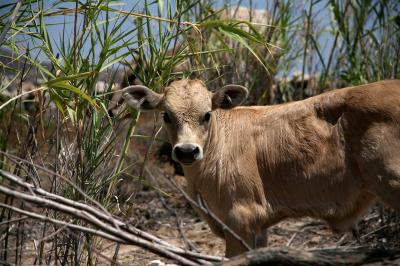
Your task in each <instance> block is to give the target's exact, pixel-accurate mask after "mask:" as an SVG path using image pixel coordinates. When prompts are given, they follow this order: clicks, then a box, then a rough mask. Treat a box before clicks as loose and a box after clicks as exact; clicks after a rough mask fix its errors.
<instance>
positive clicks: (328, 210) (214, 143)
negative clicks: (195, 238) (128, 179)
mask: <svg viewBox="0 0 400 266" xmlns="http://www.w3.org/2000/svg"><path fill="white" fill-rule="evenodd" d="M123 96H124V98H125V100H126V101H127V103H128V104H129V105H131V106H134V107H136V108H141V109H143V110H148V109H155V108H156V109H158V110H160V111H162V112H163V113H164V114H163V116H164V123H165V128H166V129H167V132H168V135H169V138H170V141H171V142H172V145H173V147H174V149H173V157H174V159H175V160H177V161H178V162H180V163H181V165H182V167H183V170H184V172H185V176H186V178H187V181H188V192H189V194H190V196H191V197H192V198H193V199H196V196H197V195H198V194H200V195H201V196H202V198H203V199H204V200H205V201H206V203H207V205H208V207H209V209H210V210H211V211H212V212H213V213H214V214H215V215H217V216H218V217H219V218H220V219H221V220H222V221H223V222H224V223H225V224H226V225H228V226H229V227H230V228H231V229H233V230H234V231H235V232H236V233H237V234H238V235H240V237H241V238H243V240H245V241H246V242H247V243H248V245H250V246H251V247H258V246H263V245H265V244H266V243H265V242H266V230H267V228H268V227H269V226H271V225H273V224H275V223H277V222H279V221H281V220H282V219H285V218H289V217H302V216H311V217H316V218H320V219H324V220H325V221H327V222H328V224H329V225H330V226H331V227H332V228H333V229H334V230H335V231H346V230H350V229H352V228H353V226H354V225H355V223H356V221H357V218H358V217H359V216H360V215H361V214H362V213H363V212H364V211H365V210H366V209H367V208H368V207H369V206H370V205H371V204H372V203H374V202H375V200H376V199H379V200H381V201H383V202H384V203H386V204H388V205H390V206H392V207H393V208H395V209H396V210H400V81H398V80H388V81H380V82H376V83H372V84H368V85H362V86H357V87H350V88H345V89H340V90H334V91H331V92H327V93H324V94H322V95H319V96H316V97H312V98H309V99H307V100H303V101H298V102H293V103H287V104H282V105H275V106H251V107H236V108H233V107H235V106H237V105H239V104H240V103H241V102H242V101H243V100H244V99H245V97H246V96H247V90H246V89H245V88H244V87H241V86H238V85H228V86H225V87H223V88H221V89H219V90H217V91H216V92H214V93H212V92H210V91H208V90H207V88H206V86H205V85H204V83H203V82H201V81H199V80H180V81H176V82H173V83H172V84H171V85H170V86H168V87H167V88H166V89H165V92H164V94H157V93H155V92H153V91H151V90H150V89H148V88H146V87H144V86H141V85H138V86H130V87H127V88H125V89H124V93H123ZM205 218H206V217H205ZM206 219H207V222H208V223H209V225H210V227H211V229H212V230H213V232H214V233H215V234H217V235H219V236H220V237H223V238H225V240H226V255H227V256H233V255H236V254H238V253H241V252H243V251H244V250H245V249H244V247H243V245H242V244H241V243H240V241H238V240H237V239H236V238H234V237H232V235H231V234H229V233H227V232H225V231H224V230H223V228H222V227H221V226H220V225H219V224H218V223H216V222H215V221H214V220H212V219H208V218H206Z"/></svg>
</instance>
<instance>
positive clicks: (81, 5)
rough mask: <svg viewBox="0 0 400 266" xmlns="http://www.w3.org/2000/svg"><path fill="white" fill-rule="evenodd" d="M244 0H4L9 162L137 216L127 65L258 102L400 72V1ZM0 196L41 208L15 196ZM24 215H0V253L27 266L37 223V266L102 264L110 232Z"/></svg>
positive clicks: (67, 192) (143, 74) (1, 54)
mask: <svg viewBox="0 0 400 266" xmlns="http://www.w3.org/2000/svg"><path fill="white" fill-rule="evenodd" d="M127 2H129V1H127ZM134 2H135V1H134ZM241 2H242V1H238V3H237V2H234V3H231V2H230V1H217V2H215V1H204V0H176V1H163V0H158V1H155V0H154V1H150V0H145V1H136V2H135V3H133V4H132V3H130V2H129V3H121V2H116V1H112V0H97V1H94V0H88V1H73V0H71V1H67V0H65V1H64V0H56V1H43V0H37V1H29V0H19V1H16V2H14V1H10V2H9V3H2V4H0V169H2V170H6V171H8V172H11V173H13V174H15V175H18V176H22V177H25V178H26V181H27V182H29V183H32V184H35V186H40V187H43V188H45V189H46V190H48V191H49V192H51V193H54V194H57V195H62V196H63V197H66V198H69V199H72V200H74V201H81V202H86V203H88V204H94V203H93V202H97V203H98V204H100V205H101V206H103V207H104V208H105V209H107V210H108V211H109V212H111V213H114V214H116V213H118V214H121V213H125V212H128V210H127V209H124V207H121V206H122V205H123V204H124V200H126V199H125V198H120V197H118V191H117V185H118V183H119V182H120V180H121V178H122V177H123V176H125V178H126V176H128V178H130V179H132V180H135V182H136V183H135V184H138V183H137V181H138V180H139V181H140V182H145V181H144V178H143V176H144V171H143V169H144V166H143V165H144V163H146V162H147V160H146V158H142V157H140V158H139V159H138V158H134V156H133V155H132V154H133V153H134V152H135V147H133V146H132V145H131V140H132V138H133V136H134V133H135V128H136V123H137V121H138V119H139V117H140V113H137V112H136V111H134V110H127V109H126V108H125V107H122V109H123V110H118V111H115V112H114V113H113V115H110V112H109V111H110V110H109V109H110V107H115V102H116V101H118V99H117V97H116V96H115V95H117V94H116V93H115V92H116V91H117V90H118V89H119V88H121V84H126V83H127V82H128V77H127V76H126V75H124V72H129V73H130V74H131V75H134V77H135V79H136V80H137V81H138V82H141V83H143V84H146V85H147V86H149V87H150V88H153V89H154V90H158V91H160V90H162V88H163V86H166V85H167V84H168V83H169V82H171V81H172V80H174V79H178V78H182V77H196V78H201V79H203V80H205V81H206V83H207V84H208V86H209V87H210V89H215V88H216V87H218V86H220V85H222V84H225V83H230V82H234V83H241V84H242V85H245V86H247V87H248V88H249V89H250V91H251V95H250V97H249V102H248V103H249V104H273V103H277V102H283V101H289V100H293V99H301V98H305V97H308V96H311V95H313V94H317V93H321V92H323V91H325V90H328V89H331V88H334V87H340V86H344V85H346V84H361V83H367V82H372V81H376V80H380V79H390V78H399V77H400V15H399V14H400V4H399V2H398V1H397V0H376V1H352V0H307V1H305V3H304V2H303V1H292V0H285V1H278V0H271V1H266V3H265V4H264V5H263V6H261V7H258V8H261V9H262V11H260V10H255V8H254V6H253V5H252V4H253V1H248V2H247V6H249V9H248V11H247V12H248V17H247V18H246V19H244V18H238V16H235V15H234V13H235V12H237V11H238V10H239V9H240V8H239V5H240V3H241ZM254 2H256V1H254ZM240 10H241V11H243V10H242V9H240ZM251 21H254V23H252V22H251ZM126 62H129V66H126V65H127V64H126ZM293 77H294V78H293ZM99 80H101V81H102V82H103V83H102V84H103V85H102V86H100V85H101V84H100V83H99ZM293 80H297V83H296V84H300V86H298V85H293V84H294V83H293V82H291V81H293ZM29 84H31V85H32V87H30V88H29V86H28V85H29ZM111 111H114V110H111ZM128 113H129V114H130V116H131V117H132V119H131V120H129V121H128V120H127V119H125V118H126V115H127V114H128ZM157 129H158V128H155V130H154V133H156V132H158V130H157ZM135 136H136V137H142V138H146V137H150V138H151V139H152V141H154V140H155V139H156V137H155V136H137V135H135ZM46 169H47V170H46ZM60 177H63V178H60ZM1 182H2V185H7V186H9V187H13V184H9V183H8V182H7V181H6V180H2V181H1ZM132 182H133V181H132ZM140 182H139V183H140ZM1 201H2V202H3V203H4V204H7V205H12V206H18V207H19V208H22V209H31V208H32V206H30V205H29V204H27V203H25V202H23V201H21V200H18V199H16V198H13V197H11V196H3V197H2V198H1ZM39 207H40V206H39ZM34 208H35V210H37V209H38V206H35V207H34ZM127 208H128V207H127ZM121 209H122V210H121ZM40 211H41V212H45V214H46V215H47V216H48V217H53V218H57V219H65V220H70V219H72V218H71V217H69V216H66V215H65V214H63V213H61V212H55V211H50V210H48V209H45V208H44V209H40ZM21 217H22V216H21ZM21 217H20V216H18V215H17V214H16V213H14V212H13V211H11V210H10V209H7V208H1V209H0V224H1V227H0V229H1V237H0V247H1V248H0V260H2V261H5V262H10V263H14V264H21V263H22V262H23V261H24V246H25V245H26V244H27V242H28V236H27V235H28V233H29V234H30V233H31V232H30V231H31V230H32V228H35V233H34V234H35V237H37V238H38V239H42V240H43V239H45V238H46V241H44V240H43V241H39V242H38V243H37V245H38V246H37V257H36V258H35V259H34V262H35V263H36V264H44V263H46V264H47V263H50V262H52V263H60V264H65V263H68V264H74V265H78V264H90V265H92V264H95V262H96V252H93V250H94V249H96V248H98V247H99V246H100V245H101V241H102V239H101V238H99V237H97V236H93V235H91V234H88V233H78V232H73V231H71V230H63V228H59V227H55V226H54V225H51V224H49V223H46V222H41V223H39V222H36V221H30V220H28V219H25V218H24V219H22V218H21ZM7 221H8V222H7ZM10 221H13V222H10ZM72 222H73V223H76V224H79V225H82V226H86V225H87V224H85V222H82V221H81V220H74V219H72ZM13 228H14V229H13ZM15 228H18V230H16V231H15ZM28 228H29V229H28ZM47 238H49V239H51V241H49V240H48V239H47ZM46 243H51V247H49V246H46V245H47V244H46ZM10 247H13V249H10ZM49 250H51V252H48V251H49Z"/></svg>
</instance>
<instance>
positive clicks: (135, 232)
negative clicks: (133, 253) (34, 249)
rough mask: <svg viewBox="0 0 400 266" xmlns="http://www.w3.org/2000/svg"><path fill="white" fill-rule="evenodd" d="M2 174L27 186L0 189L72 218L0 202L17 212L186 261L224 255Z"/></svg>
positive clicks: (205, 260)
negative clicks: (176, 242)
mask: <svg viewBox="0 0 400 266" xmlns="http://www.w3.org/2000/svg"><path fill="white" fill-rule="evenodd" d="M0 176H3V177H4V178H6V179H8V180H10V181H12V182H14V183H15V184H17V185H18V186H20V187H21V188H23V189H25V191H18V190H16V189H15V188H14V189H9V188H7V187H5V186H3V185H0V193H3V194H5V195H8V196H11V197H14V198H18V199H21V200H23V201H25V202H29V203H34V204H36V205H37V206H38V207H40V208H49V209H52V210H56V211H58V212H62V213H64V214H66V215H69V216H70V217H71V221H62V220H59V219H53V218H50V217H47V216H44V215H40V214H37V213H35V212H32V211H28V210H23V209H20V208H17V207H15V206H10V205H6V204H1V203H0V206H1V207H3V208H8V209H11V210H13V211H15V212H17V213H20V214H23V215H25V216H29V217H31V218H34V219H38V220H41V221H46V222H50V223H53V224H56V225H60V226H65V227H67V228H70V229H74V230H79V231H81V232H86V233H90V234H94V235H98V236H101V237H104V238H107V239H110V240H112V241H115V242H119V243H123V244H131V245H136V246H139V247H142V248H144V249H146V250H149V251H151V252H153V253H155V254H157V255H160V256H162V257H165V258H169V259H173V260H175V261H177V262H179V263H181V264H184V265H199V264H204V263H208V264H209V263H211V262H219V261H221V260H222V259H223V258H221V257H217V256H208V255H203V254H199V253H196V252H192V251H187V250H185V249H182V248H179V247H175V246H173V245H171V244H169V243H168V242H166V241H164V240H162V239H159V238H157V237H155V236H153V235H151V234H149V233H146V232H144V231H141V230H139V229H137V228H135V227H133V226H131V225H129V224H127V223H125V222H123V221H121V220H119V219H118V218H116V217H113V216H111V215H109V214H108V213H105V212H104V211H103V210H100V209H98V208H96V207H94V206H90V205H86V204H84V203H81V202H75V201H72V200H70V199H67V198H64V197H62V196H59V195H55V194H53V193H50V192H47V191H45V190H43V189H41V188H37V187H35V186H34V185H32V184H30V183H27V182H25V181H23V179H22V178H20V177H18V176H16V175H13V174H11V173H9V172H6V171H4V170H0ZM77 220H78V221H80V222H81V223H84V224H85V226H81V225H79V224H77V222H76V221H77ZM89 225H90V226H89Z"/></svg>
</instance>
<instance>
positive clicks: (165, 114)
mask: <svg viewBox="0 0 400 266" xmlns="http://www.w3.org/2000/svg"><path fill="white" fill-rule="evenodd" d="M163 120H164V123H171V118H170V117H169V115H168V114H167V113H163Z"/></svg>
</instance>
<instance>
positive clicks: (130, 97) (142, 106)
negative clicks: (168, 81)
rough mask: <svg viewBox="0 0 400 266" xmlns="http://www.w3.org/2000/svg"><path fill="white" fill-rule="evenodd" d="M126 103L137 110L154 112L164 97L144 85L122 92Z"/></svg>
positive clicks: (130, 87) (125, 89) (131, 87)
mask: <svg viewBox="0 0 400 266" xmlns="http://www.w3.org/2000/svg"><path fill="white" fill-rule="evenodd" d="M122 97H123V98H124V100H125V102H126V103H127V104H128V105H129V106H130V107H133V108H135V109H137V110H142V111H145V110H152V109H155V108H157V107H158V104H159V103H160V102H161V99H162V95H161V94H158V93H157V92H154V91H152V90H150V89H149V88H147V87H146V86H143V85H133V86H129V87H126V88H124V89H123V90H122Z"/></svg>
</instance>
